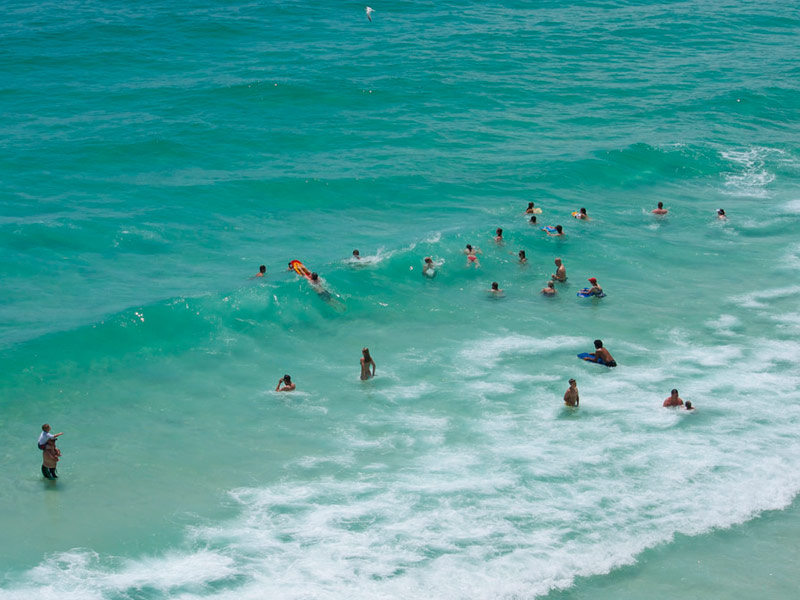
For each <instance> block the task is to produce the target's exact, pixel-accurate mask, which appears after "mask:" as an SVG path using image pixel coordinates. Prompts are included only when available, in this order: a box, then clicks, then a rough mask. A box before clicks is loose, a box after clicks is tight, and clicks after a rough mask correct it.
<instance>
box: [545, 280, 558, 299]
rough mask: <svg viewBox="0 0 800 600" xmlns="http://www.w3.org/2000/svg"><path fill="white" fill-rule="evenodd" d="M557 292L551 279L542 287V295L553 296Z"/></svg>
mask: <svg viewBox="0 0 800 600" xmlns="http://www.w3.org/2000/svg"><path fill="white" fill-rule="evenodd" d="M557 293H558V292H557V291H556V285H555V284H554V283H553V282H552V281H548V282H547V285H546V286H544V287H543V288H542V295H544V296H555V295H556V294H557Z"/></svg>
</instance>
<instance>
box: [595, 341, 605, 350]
mask: <svg viewBox="0 0 800 600" xmlns="http://www.w3.org/2000/svg"><path fill="white" fill-rule="evenodd" d="M594 347H595V348H597V349H598V350H599V349H600V348H602V347H603V340H595V341H594Z"/></svg>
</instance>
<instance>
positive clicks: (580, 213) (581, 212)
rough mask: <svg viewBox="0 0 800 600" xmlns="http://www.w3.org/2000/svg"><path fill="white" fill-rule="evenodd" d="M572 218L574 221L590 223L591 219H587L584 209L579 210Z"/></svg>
mask: <svg viewBox="0 0 800 600" xmlns="http://www.w3.org/2000/svg"><path fill="white" fill-rule="evenodd" d="M574 217H575V218H576V219H579V220H581V221H591V219H590V218H589V215H587V214H586V209H585V208H582V209H580V210H579V211H578V212H577V213H576V214H575V215H574Z"/></svg>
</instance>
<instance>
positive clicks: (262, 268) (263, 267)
mask: <svg viewBox="0 0 800 600" xmlns="http://www.w3.org/2000/svg"><path fill="white" fill-rule="evenodd" d="M258 272H259V273H266V272H267V265H261V266H260V267H258Z"/></svg>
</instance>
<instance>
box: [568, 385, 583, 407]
mask: <svg viewBox="0 0 800 600" xmlns="http://www.w3.org/2000/svg"><path fill="white" fill-rule="evenodd" d="M580 403H581V399H580V396H579V395H578V383H577V382H576V381H575V380H574V379H570V380H569V388H567V391H566V392H564V404H565V405H566V406H574V407H576V408H577V407H578V406H579V405H580Z"/></svg>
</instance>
